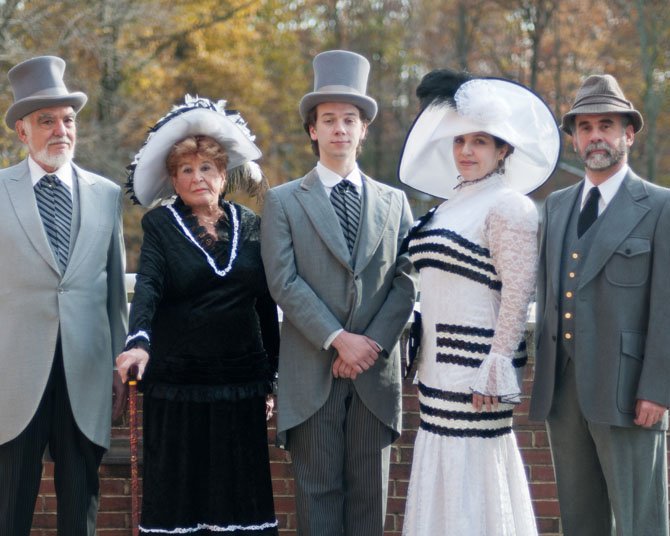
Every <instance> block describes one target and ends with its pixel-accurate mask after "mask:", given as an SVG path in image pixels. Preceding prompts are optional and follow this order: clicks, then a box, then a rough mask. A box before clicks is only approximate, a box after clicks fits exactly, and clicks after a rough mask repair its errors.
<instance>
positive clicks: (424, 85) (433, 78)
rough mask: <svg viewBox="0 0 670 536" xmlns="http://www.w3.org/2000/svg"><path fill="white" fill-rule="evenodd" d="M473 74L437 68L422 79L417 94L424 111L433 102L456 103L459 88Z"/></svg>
mask: <svg viewBox="0 0 670 536" xmlns="http://www.w3.org/2000/svg"><path fill="white" fill-rule="evenodd" d="M471 79H472V76H471V75H470V74H469V73H466V72H463V71H454V70H452V69H436V70H434V71H431V72H429V73H428V74H427V75H425V76H424V77H423V78H422V79H421V83H419V86H418V87H417V88H416V96H417V97H418V98H419V104H420V106H421V110H422V111H423V110H424V109H426V108H427V107H428V106H429V105H431V104H433V103H441V102H447V103H449V104H454V95H455V94H456V91H458V88H459V87H461V85H462V84H463V83H465V82H467V81H468V80H471Z"/></svg>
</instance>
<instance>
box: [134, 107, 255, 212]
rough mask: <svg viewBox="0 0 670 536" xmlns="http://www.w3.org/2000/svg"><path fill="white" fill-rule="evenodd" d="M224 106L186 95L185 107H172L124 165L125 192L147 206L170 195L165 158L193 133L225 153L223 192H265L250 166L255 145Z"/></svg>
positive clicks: (235, 114)
mask: <svg viewBox="0 0 670 536" xmlns="http://www.w3.org/2000/svg"><path fill="white" fill-rule="evenodd" d="M225 106H226V102H225V101H217V102H214V101H211V100H209V99H205V98H201V97H191V96H190V95H186V96H185V97H184V104H182V105H179V106H175V107H174V108H173V109H172V111H171V112H170V113H168V114H167V115H166V116H165V117H163V118H161V119H160V120H159V121H158V122H157V123H156V124H155V125H154V126H153V127H151V128H150V129H149V136H148V137H147V139H146V141H145V142H144V144H143V145H142V148H141V149H140V150H139V152H138V153H137V155H135V158H134V160H133V163H132V164H131V165H130V166H128V180H127V182H126V188H127V189H128V191H129V192H130V194H131V197H132V199H133V200H134V201H136V202H137V203H140V204H141V205H144V206H152V205H155V204H156V203H157V202H159V201H161V200H162V199H166V198H169V197H171V196H173V195H174V193H175V192H174V189H173V186H172V180H171V179H170V176H169V173H168V169H167V164H166V160H167V156H168V154H169V152H170V149H172V147H173V146H174V145H175V144H176V143H178V142H180V141H181V140H183V139H184V138H187V137H188V136H197V135H201V136H209V137H211V138H213V139H215V140H216V141H217V142H219V143H220V144H221V146H222V147H223V148H224V149H225V151H226V153H227V154H228V167H227V169H226V172H227V173H226V176H227V179H226V182H227V187H226V191H228V192H230V191H232V190H235V189H238V188H244V189H246V191H247V192H248V193H249V194H250V195H258V194H259V193H262V192H263V191H264V190H265V189H267V182H266V181H265V178H264V177H263V173H262V172H261V169H260V167H259V166H258V164H256V163H255V162H254V160H258V159H259V158H260V157H261V154H262V153H261V150H260V149H259V148H258V147H257V146H256V144H255V143H254V140H255V136H254V135H253V134H252V133H251V131H250V130H249V128H248V127H247V124H246V122H245V121H244V119H242V116H241V115H240V114H239V113H238V112H236V111H232V110H226V108H225Z"/></svg>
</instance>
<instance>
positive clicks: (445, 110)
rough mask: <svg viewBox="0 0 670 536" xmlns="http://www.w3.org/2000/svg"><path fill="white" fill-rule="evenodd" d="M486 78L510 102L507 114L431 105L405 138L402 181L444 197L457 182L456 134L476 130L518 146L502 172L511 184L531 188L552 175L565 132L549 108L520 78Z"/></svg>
mask: <svg viewBox="0 0 670 536" xmlns="http://www.w3.org/2000/svg"><path fill="white" fill-rule="evenodd" d="M485 80H486V82H488V83H490V84H492V85H493V86H494V88H495V90H496V93H497V94H498V95H499V97H500V98H502V99H503V100H504V102H505V103H506V104H507V105H508V106H509V108H510V111H509V114H508V118H507V119H506V120H504V121H496V120H491V121H489V122H485V121H483V120H477V119H473V118H469V117H465V116H463V115H461V114H459V113H458V112H457V111H456V109H455V108H454V107H452V106H450V105H449V104H446V103H440V104H433V105H430V106H428V107H427V108H426V109H424V110H423V111H422V112H421V113H420V114H419V115H418V117H417V118H416V119H415V121H414V123H413V124H412V126H411V128H410V131H409V133H408V134H407V138H406V139H405V144H404V147H403V150H402V153H401V157H400V163H399V166H398V178H399V179H400V181H401V182H402V183H404V184H407V185H408V186H411V187H412V188H414V189H416V190H419V191H421V192H424V193H427V194H430V195H432V196H435V197H440V198H442V199H448V198H449V197H451V196H453V194H454V193H455V190H454V187H455V186H456V185H457V184H458V179H457V177H458V168H457V167H456V162H455V160H454V152H453V140H454V138H455V137H456V136H460V135H463V134H468V133H472V132H486V133H488V134H490V135H492V136H495V137H498V138H500V139H502V140H504V141H506V142H507V143H509V144H510V145H511V146H513V147H514V152H513V153H512V154H511V155H510V156H509V157H507V159H506V160H505V173H504V174H503V176H502V180H503V182H504V183H505V184H506V185H507V186H508V187H509V188H511V189H512V190H515V191H517V192H520V193H523V194H527V193H530V192H532V191H534V190H536V189H537V188H539V187H540V186H541V185H542V184H543V183H544V182H545V181H546V180H547V179H548V178H549V177H550V176H551V174H552V173H553V172H554V170H555V169H556V165H557V164H558V158H559V155H560V150H561V137H560V134H559V131H558V128H557V126H556V121H555V119H554V116H553V114H552V113H551V110H549V108H548V107H547V105H546V104H545V103H544V101H542V99H541V98H540V97H539V96H537V95H536V94H535V93H534V92H532V91H531V90H529V89H528V88H526V87H525V86H522V85H521V84H517V83H515V82H512V81H509V80H501V79H495V78H487V79H485Z"/></svg>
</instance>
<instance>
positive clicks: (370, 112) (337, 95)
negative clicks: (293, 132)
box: [299, 91, 377, 123]
mask: <svg viewBox="0 0 670 536" xmlns="http://www.w3.org/2000/svg"><path fill="white" fill-rule="evenodd" d="M324 102H345V103H347V104H353V105H354V106H358V107H359V108H360V109H361V110H363V113H365V117H366V118H367V119H368V120H369V121H370V123H372V121H373V120H374V118H375V117H376V116H377V102H376V101H375V100H374V99H373V98H372V97H368V96H367V95H361V94H359V93H347V92H325V91H324V92H321V91H314V92H312V93H308V94H307V95H305V96H304V97H303V98H302V99H301V100H300V106H299V109H300V117H301V118H302V120H303V121H305V120H306V119H307V114H308V113H309V111H310V110H311V109H312V108H314V107H315V106H317V105H318V104H323V103H324Z"/></svg>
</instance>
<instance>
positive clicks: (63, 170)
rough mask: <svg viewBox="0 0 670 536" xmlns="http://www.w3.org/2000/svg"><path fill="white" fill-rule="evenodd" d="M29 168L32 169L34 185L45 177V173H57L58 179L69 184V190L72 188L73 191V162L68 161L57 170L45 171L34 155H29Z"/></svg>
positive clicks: (31, 176) (31, 174)
mask: <svg viewBox="0 0 670 536" xmlns="http://www.w3.org/2000/svg"><path fill="white" fill-rule="evenodd" d="M28 168H29V169H30V180H31V181H32V183H33V186H35V185H36V184H37V183H38V182H39V180H40V179H41V178H42V177H44V175H56V176H57V177H58V179H59V180H60V181H61V182H62V183H63V184H65V185H66V186H67V188H68V190H70V193H72V184H73V182H72V163H71V162H68V163H67V164H65V165H64V166H62V167H60V168H58V169H57V170H56V171H55V172H53V173H49V172H48V171H45V170H44V169H42V166H40V165H39V164H38V163H37V162H35V160H33V157H32V156H30V155H29V156H28Z"/></svg>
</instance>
